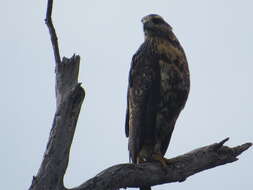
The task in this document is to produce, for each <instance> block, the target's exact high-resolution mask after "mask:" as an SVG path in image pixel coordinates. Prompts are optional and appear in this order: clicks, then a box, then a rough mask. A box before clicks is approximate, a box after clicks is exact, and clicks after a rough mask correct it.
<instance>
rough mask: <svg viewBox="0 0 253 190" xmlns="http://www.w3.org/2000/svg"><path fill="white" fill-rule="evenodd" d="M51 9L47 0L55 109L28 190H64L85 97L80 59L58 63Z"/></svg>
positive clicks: (74, 56)
mask: <svg viewBox="0 0 253 190" xmlns="http://www.w3.org/2000/svg"><path fill="white" fill-rule="evenodd" d="M52 7H53V0H48V6H47V14H46V19H45V21H46V24H47V26H48V29H49V34H50V37H51V42H52V46H53V51H54V56H55V63H56V69H55V73H56V87H55V91H56V102H57V109H56V113H55V116H54V121H53V125H52V129H51V132H50V136H49V140H48V144H47V148H46V151H45V153H44V158H43V161H42V163H41V166H40V169H39V171H38V173H37V175H36V177H33V181H32V185H31V186H30V188H29V189H30V190H34V189H36V190H38V189H40V190H42V189H43V190H44V189H47V190H55V189H58V190H60V189H65V188H64V185H63V177H64V174H65V172H66V169H67V166H68V160H69V151H70V146H71V143H72V140H73V136H74V133H75V129H76V123H77V120H78V116H79V112H80V109H81V105H82V102H83V99H84V96H85V93H84V90H83V88H82V87H81V85H80V84H78V72H79V63H80V57H79V56H76V55H73V56H72V58H70V59H68V58H63V60H62V61H61V58H60V53H59V48H58V42H57V36H56V32H55V29H54V26H53V23H52V19H51V14H52Z"/></svg>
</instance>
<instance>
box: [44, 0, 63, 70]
mask: <svg viewBox="0 0 253 190" xmlns="http://www.w3.org/2000/svg"><path fill="white" fill-rule="evenodd" d="M52 9H53V0H48V2H47V13H46V19H45V22H46V25H47V26H48V30H49V34H50V37H51V42H52V46H53V50H54V57H55V62H56V65H58V64H60V62H61V56H60V52H59V46H58V38H57V35H56V32H55V29H54V25H53V22H52ZM56 69H57V66H56Z"/></svg>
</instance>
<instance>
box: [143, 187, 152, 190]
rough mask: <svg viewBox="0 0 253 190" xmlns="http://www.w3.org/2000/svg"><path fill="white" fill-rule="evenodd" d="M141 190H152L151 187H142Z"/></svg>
mask: <svg viewBox="0 0 253 190" xmlns="http://www.w3.org/2000/svg"><path fill="white" fill-rule="evenodd" d="M140 190H151V187H141V188H140Z"/></svg>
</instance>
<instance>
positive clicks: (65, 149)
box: [29, 0, 252, 190]
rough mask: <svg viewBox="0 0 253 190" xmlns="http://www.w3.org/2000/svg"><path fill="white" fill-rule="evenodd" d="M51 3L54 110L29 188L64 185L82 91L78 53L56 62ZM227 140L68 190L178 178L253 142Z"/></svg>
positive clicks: (116, 170)
mask: <svg viewBox="0 0 253 190" xmlns="http://www.w3.org/2000/svg"><path fill="white" fill-rule="evenodd" d="M52 7H53V0H48V5H47V13H46V19H45V22H46V24H47V26H48V29H49V33H50V37H51V42H52V46H53V52H54V57H55V63H56V66H55V73H56V86H55V91H56V105H57V109H56V113H55V116H54V120H53V125H52V129H51V132H50V136H49V140H48V144H47V147H46V151H45V153H44V157H43V161H42V163H41V166H40V169H39V171H38V173H37V174H36V176H34V177H33V180H32V184H31V186H30V188H29V189H30V190H66V189H67V188H65V187H64V185H63V177H64V174H65V172H66V169H67V166H68V160H69V152H70V147H71V143H72V140H73V136H74V133H75V128H76V123H77V120H78V115H79V112H80V108H81V105H82V102H83V100H84V96H85V92H84V89H83V88H82V87H81V84H80V83H78V72H79V63H80V57H79V56H78V55H73V56H72V57H71V58H65V57H63V59H62V60H61V57H60V52H59V48H58V42H57V35H56V32H55V29H54V26H53V23H52V19H51V14H52ZM227 140H228V138H226V139H224V140H222V141H221V142H219V143H214V144H211V145H208V146H204V147H201V148H198V149H195V150H193V151H191V152H189V153H186V154H184V155H181V156H178V157H176V158H172V159H171V164H169V165H168V166H167V168H166V171H165V170H164V169H162V168H161V165H160V164H159V163H143V164H138V165H135V164H127V163H126V164H118V165H115V166H112V167H109V168H107V169H105V170H103V171H102V172H101V173H99V174H97V175H96V176H95V177H93V178H91V179H89V180H88V181H86V182H84V183H83V184H81V185H80V186H78V187H76V188H72V190H90V189H92V190H102V189H107V190H115V189H119V188H126V187H141V186H142V187H143V186H153V185H157V184H163V183H170V182H177V181H178V182H182V181H184V180H186V178H187V177H189V176H191V175H194V174H195V173H198V172H201V171H203V170H206V169H209V168H213V167H216V166H220V165H223V164H227V163H231V162H234V161H236V160H238V158H237V156H238V155H240V154H241V153H242V152H243V151H245V150H247V149H248V148H249V147H250V146H251V145H252V143H245V144H243V145H240V146H236V147H232V148H230V147H227V146H224V143H225V142H226V141H227Z"/></svg>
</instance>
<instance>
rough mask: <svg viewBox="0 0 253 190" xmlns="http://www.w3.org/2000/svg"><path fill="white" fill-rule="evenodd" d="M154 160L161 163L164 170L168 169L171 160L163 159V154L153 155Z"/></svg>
mask: <svg viewBox="0 0 253 190" xmlns="http://www.w3.org/2000/svg"><path fill="white" fill-rule="evenodd" d="M152 160H155V161H158V162H160V163H161V165H162V167H163V168H166V167H167V165H168V164H169V159H167V158H165V157H163V156H162V154H161V153H154V154H152Z"/></svg>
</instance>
